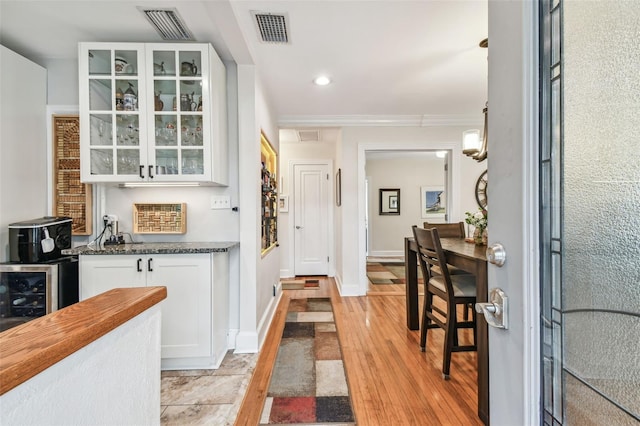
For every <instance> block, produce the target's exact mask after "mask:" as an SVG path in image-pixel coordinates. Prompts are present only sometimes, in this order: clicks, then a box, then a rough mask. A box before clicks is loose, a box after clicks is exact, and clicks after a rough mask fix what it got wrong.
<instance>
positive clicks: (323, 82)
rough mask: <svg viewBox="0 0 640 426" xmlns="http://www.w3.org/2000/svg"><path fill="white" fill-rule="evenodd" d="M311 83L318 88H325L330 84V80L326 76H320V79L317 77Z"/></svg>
mask: <svg viewBox="0 0 640 426" xmlns="http://www.w3.org/2000/svg"><path fill="white" fill-rule="evenodd" d="M313 82H314V83H315V84H317V85H318V86H326V85H327V84H329V83H331V79H330V78H329V77H327V76H326V75H321V76H320V77H317V78H316V79H315V80H313Z"/></svg>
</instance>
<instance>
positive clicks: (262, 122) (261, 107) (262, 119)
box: [236, 65, 280, 352]
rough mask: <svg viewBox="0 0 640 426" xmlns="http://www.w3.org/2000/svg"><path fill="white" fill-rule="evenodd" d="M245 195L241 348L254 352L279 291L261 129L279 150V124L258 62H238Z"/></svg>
mask: <svg viewBox="0 0 640 426" xmlns="http://www.w3.org/2000/svg"><path fill="white" fill-rule="evenodd" d="M238 123H239V125H238V140H239V142H238V143H239V152H241V153H242V155H240V156H239V171H240V179H239V188H240V191H239V196H240V285H239V290H240V296H239V309H240V321H239V331H238V336H237V338H236V352H255V351H257V350H258V349H259V347H260V346H261V345H262V343H263V342H264V337H265V335H266V332H267V330H268V328H269V325H270V323H271V318H272V315H273V312H274V311H275V307H276V305H277V301H278V298H279V296H280V293H277V294H276V295H275V296H274V294H273V285H274V284H277V283H278V281H279V268H280V248H279V247H274V248H273V249H271V250H270V251H269V252H268V253H266V254H265V255H264V256H262V255H261V243H260V239H261V237H260V233H261V227H260V220H261V218H260V212H261V210H260V200H261V195H262V193H261V191H262V190H261V187H260V132H261V131H263V132H264V134H265V135H266V136H267V138H268V139H269V141H270V142H271V144H272V146H273V148H274V149H275V150H276V151H278V150H279V137H278V131H277V125H276V122H275V119H274V117H273V115H272V112H271V107H270V105H269V103H268V99H267V97H266V94H265V93H264V90H263V88H262V86H261V83H260V80H259V76H258V74H257V73H256V70H255V66H253V65H238Z"/></svg>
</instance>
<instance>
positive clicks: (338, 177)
mask: <svg viewBox="0 0 640 426" xmlns="http://www.w3.org/2000/svg"><path fill="white" fill-rule="evenodd" d="M341 205H342V169H338V172H337V173H336V206H338V207H340V206H341Z"/></svg>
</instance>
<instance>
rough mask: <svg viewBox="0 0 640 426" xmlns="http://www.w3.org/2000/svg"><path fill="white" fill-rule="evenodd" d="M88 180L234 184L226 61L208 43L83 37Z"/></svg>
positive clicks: (82, 131)
mask: <svg viewBox="0 0 640 426" xmlns="http://www.w3.org/2000/svg"><path fill="white" fill-rule="evenodd" d="M79 58H80V74H79V75H80V78H79V80H80V150H81V153H80V155H81V156H80V158H81V161H80V162H81V164H80V168H81V177H82V181H83V182H119V183H126V182H157V183H162V182H197V183H202V184H211V185H227V184H228V177H227V176H228V169H227V163H228V158H227V111H226V74H225V67H224V65H223V63H222V61H221V60H220V58H219V57H218V55H217V54H216V52H215V51H214V50H213V47H212V46H211V45H209V44H204V43H189V44H184V43H180V44H177V43H176V44H169V43H80V51H79Z"/></svg>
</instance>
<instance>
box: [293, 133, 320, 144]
mask: <svg viewBox="0 0 640 426" xmlns="http://www.w3.org/2000/svg"><path fill="white" fill-rule="evenodd" d="M298 141H299V142H319V141H320V130H298Z"/></svg>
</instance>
